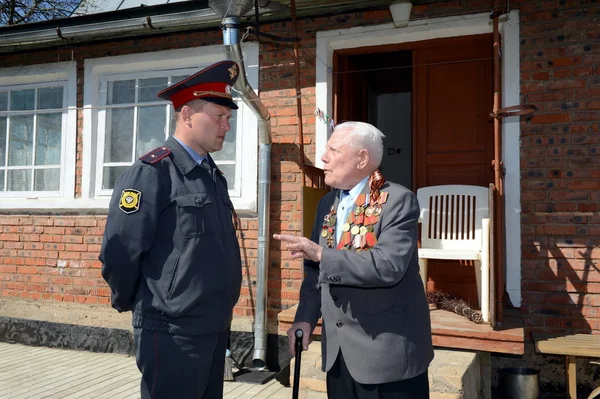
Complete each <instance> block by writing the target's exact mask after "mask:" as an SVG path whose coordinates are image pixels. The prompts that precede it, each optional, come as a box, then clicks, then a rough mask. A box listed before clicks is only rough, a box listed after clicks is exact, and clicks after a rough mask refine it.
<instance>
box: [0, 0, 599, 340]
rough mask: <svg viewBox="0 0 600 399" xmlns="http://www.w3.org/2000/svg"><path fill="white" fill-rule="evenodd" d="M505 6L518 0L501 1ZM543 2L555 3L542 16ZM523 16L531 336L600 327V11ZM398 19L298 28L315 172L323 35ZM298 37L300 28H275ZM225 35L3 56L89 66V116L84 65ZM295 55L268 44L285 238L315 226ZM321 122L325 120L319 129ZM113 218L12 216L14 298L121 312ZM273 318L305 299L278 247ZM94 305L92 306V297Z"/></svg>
mask: <svg viewBox="0 0 600 399" xmlns="http://www.w3.org/2000/svg"><path fill="white" fill-rule="evenodd" d="M498 3H504V2H498ZM542 4H543V5H544V7H543V8H542ZM510 5H511V7H512V8H519V9H520V10H521V59H522V75H521V85H522V96H521V98H522V103H533V104H536V105H538V107H539V111H538V112H537V114H536V116H535V117H533V118H531V120H529V121H525V120H524V121H523V122H522V126H521V129H522V143H523V146H522V149H521V161H522V165H521V167H522V176H521V177H522V184H521V188H522V193H521V195H522V240H523V242H522V244H523V248H522V249H523V264H522V267H523V271H522V278H523V283H522V288H523V311H524V314H525V315H526V316H525V321H526V324H527V326H528V327H529V328H530V329H544V330H555V329H569V330H584V331H588V330H590V329H593V330H597V331H598V330H600V325H599V320H598V314H597V313H598V312H597V311H596V309H598V308H597V307H598V306H600V277H599V276H600V274H599V273H598V271H597V269H596V263H597V262H598V259H599V258H600V250H599V249H598V244H597V242H598V239H597V236H598V235H599V233H600V215H599V213H598V200H599V199H600V190H598V188H600V183H599V182H600V179H599V177H600V173H599V172H598V168H597V166H596V165H598V152H599V150H600V144H599V143H600V134H599V133H600V77H599V76H600V74H599V72H600V70H599V68H600V67H598V64H600V44H598V43H597V42H598V39H599V38H600V29H599V28H597V26H598V24H597V21H598V18H599V17H600V5H598V4H597V3H595V2H589V1H572V0H553V1H544V2H542V1H515V0H513V1H511V2H510ZM489 9H490V1H489V0H485V1H484V0H463V1H458V0H456V1H451V2H448V3H434V4H431V5H428V6H421V7H414V8H413V19H423V18H433V17H438V16H444V15H457V14H464V13H472V12H488V11H489ZM387 22H390V16H389V11H387V10H381V11H368V12H363V13H351V14H345V15H337V16H322V17H319V18H306V19H301V20H299V21H298V32H299V35H300V36H301V38H302V41H301V43H300V47H301V51H300V57H301V60H300V69H301V74H300V76H301V81H300V83H301V87H302V106H303V122H304V124H305V125H304V145H305V153H306V156H307V163H313V162H314V161H315V147H314V126H315V125H314V124H315V117H314V116H313V115H314V114H313V112H314V104H315V98H314V96H315V91H314V86H315V65H316V63H317V62H321V61H320V60H318V59H317V58H316V54H315V46H316V41H315V37H316V32H317V31H320V30H326V29H342V28H348V27H352V26H356V25H369V24H381V23H387ZM261 29H262V30H263V31H266V32H269V33H272V34H277V35H281V36H290V35H291V34H290V33H289V32H290V30H291V23H289V22H277V23H271V24H267V25H265V26H263V27H262V28H261ZM221 42H222V39H221V32H220V31H218V30H215V31H210V32H193V33H187V34H170V35H166V36H156V37H148V38H142V39H136V40H122V41H119V42H114V43H105V44H96V45H93V46H79V47H73V48H62V49H54V50H50V51H36V52H33V53H20V54H16V55H11V56H6V55H0V64H2V65H3V66H11V65H26V64H37V63H43V62H48V63H50V62H55V61H56V60H57V58H58V59H61V60H65V59H71V57H73V58H74V59H75V60H76V61H77V63H78V84H79V87H78V89H79V90H78V96H79V99H78V102H77V104H78V106H79V107H81V106H82V105H83V100H82V93H83V60H84V59H85V58H88V57H103V56H111V55H121V54H129V53H131V52H133V51H134V50H132V49H135V51H158V50H162V49H170V48H185V47H188V46H200V45H209V44H219V43H221ZM293 62H294V60H293V51H292V47H291V45H290V44H282V43H272V42H268V41H264V42H263V43H262V44H261V46H260V83H259V89H260V97H261V99H262V100H263V101H264V103H265V105H266V106H267V107H268V108H269V110H270V112H271V115H272V127H273V146H272V176H271V178H272V179H271V181H272V199H271V215H270V216H271V218H270V220H271V231H270V234H272V233H276V232H283V233H292V234H298V233H299V232H300V229H301V210H300V199H301V198H300V187H301V184H302V183H301V176H300V170H299V166H298V164H299V156H300V152H299V146H298V144H297V129H296V107H295V104H296V99H295V80H294V63H293ZM82 123H85V121H83V120H82V119H81V115H80V120H79V124H78V134H79V135H78V146H77V151H78V155H77V188H76V191H77V192H76V194H77V195H78V196H79V195H80V191H81V188H80V183H81V173H82V172H81V170H82V169H81V153H82V141H81V132H82V128H81V126H82ZM316 123H320V122H318V121H317V122H316ZM104 223H105V218H104V217H103V216H97V215H79V216H67V215H56V214H53V215H43V216H37V215H16V216H15V215H11V216H7V217H1V218H0V226H1V228H2V231H1V234H2V235H1V236H0V237H1V238H0V256H1V259H2V260H1V261H0V295H2V296H20V297H26V298H40V297H41V298H48V299H54V300H59V301H79V302H85V301H89V302H94V303H107V302H108V291H107V290H106V287H105V285H104V283H103V281H102V280H101V278H100V274H99V264H98V261H97V251H98V248H99V247H98V246H99V244H100V238H101V230H102V227H103V226H104ZM257 227H258V222H257V219H256V218H255V217H244V218H243V219H242V228H243V234H242V236H241V239H240V243H241V246H242V258H243V262H244V287H243V288H242V297H241V298H240V302H239V303H238V306H237V307H236V309H235V312H236V314H237V315H251V314H252V313H253V309H254V298H255V295H254V292H253V289H254V288H253V287H254V284H253V280H254V276H255V275H256V267H257V260H256V255H257V249H256V238H257ZM268 266H269V272H268V274H269V285H268V289H269V299H268V317H269V320H270V321H271V322H274V321H275V320H276V314H277V313H278V312H279V311H280V310H281V309H285V308H287V307H289V306H292V305H294V304H295V303H297V300H298V289H299V285H300V280H301V274H302V272H301V263H300V262H299V261H297V260H296V261H294V260H291V259H290V258H289V255H288V254H287V253H282V252H281V251H280V249H279V245H278V243H276V242H273V241H271V243H270V253H269V265H268ZM88 298H89V299H88Z"/></svg>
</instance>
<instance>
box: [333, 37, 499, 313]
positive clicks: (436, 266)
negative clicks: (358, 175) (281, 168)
mask: <svg viewBox="0 0 600 399" xmlns="http://www.w3.org/2000/svg"><path fill="white" fill-rule="evenodd" d="M492 49H493V46H492V35H491V34H484V35H474V36H463V37H456V38H448V39H434V40H428V41H423V42H415V43H402V44H398V45H383V46H371V47H363V48H352V49H344V50H337V51H335V52H334V57H333V59H334V73H336V75H335V79H334V80H333V83H334V88H333V89H334V104H333V106H334V108H333V109H334V117H335V119H336V121H338V122H341V121H344V120H358V121H365V122H369V123H372V124H373V125H375V126H377V127H378V128H379V129H380V130H382V131H383V133H384V134H386V136H387V138H386V140H385V142H384V159H383V162H382V172H383V174H384V176H385V178H386V179H387V180H390V181H393V182H396V183H399V184H402V185H404V186H406V187H407V188H410V189H412V190H413V191H416V190H417V189H419V188H420V187H426V186H434V185H442V184H467V185H476V186H484V187H487V186H488V184H489V183H491V182H493V181H494V175H493V169H492V167H491V161H492V159H493V157H494V143H493V121H492V119H491V117H490V112H491V110H492V101H493V69H492V60H493V57H492V55H493V54H492ZM428 274H429V281H428V283H427V289H428V290H429V291H432V290H442V291H445V292H448V293H450V294H452V295H454V296H457V297H459V298H463V299H465V300H467V301H469V302H470V303H471V304H477V303H478V299H477V286H476V282H475V273H474V270H473V265H472V264H470V263H464V262H463V263H462V264H461V263H460V262H457V261H432V262H430V264H429V273H428Z"/></svg>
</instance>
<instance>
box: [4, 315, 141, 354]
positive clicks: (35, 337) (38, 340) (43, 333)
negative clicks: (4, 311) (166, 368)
mask: <svg viewBox="0 0 600 399" xmlns="http://www.w3.org/2000/svg"><path fill="white" fill-rule="evenodd" d="M0 341H2V342H9V343H15V342H16V343H20V344H25V345H32V346H47V347H50V348H61V349H77V350H87V351H91V352H107V353H122V354H126V355H132V356H133V355H135V346H134V344H133V335H132V333H131V332H130V331H128V330H121V329H117V328H103V327H96V326H80V325H74V324H64V323H53V322H49V321H40V320H28V319H18V318H12V317H3V316H0Z"/></svg>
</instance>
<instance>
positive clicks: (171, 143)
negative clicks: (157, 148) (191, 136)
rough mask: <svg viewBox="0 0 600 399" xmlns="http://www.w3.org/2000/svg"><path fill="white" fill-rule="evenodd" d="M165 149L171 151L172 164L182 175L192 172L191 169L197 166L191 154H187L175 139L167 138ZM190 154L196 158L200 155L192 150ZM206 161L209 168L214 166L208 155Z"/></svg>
mask: <svg viewBox="0 0 600 399" xmlns="http://www.w3.org/2000/svg"><path fill="white" fill-rule="evenodd" d="M165 147H167V148H168V149H169V150H171V152H172V153H173V163H174V164H175V166H177V168H178V169H179V170H180V171H181V173H183V174H184V175H187V174H188V173H190V172H191V171H192V169H194V168H195V167H197V166H199V164H198V162H197V161H196V160H195V159H194V157H193V156H192V154H191V153H190V152H188V150H187V149H186V148H185V147H184V145H183V144H182V143H180V142H179V140H177V139H176V138H175V137H173V136H169V138H168V139H167V141H166V142H165ZM192 152H193V153H194V154H196V156H198V157H200V155H198V154H197V153H196V152H195V151H193V150H192ZM206 159H207V160H208V163H209V164H210V165H211V166H214V162H212V160H211V159H210V155H208V154H207V156H206ZM200 161H201V160H200Z"/></svg>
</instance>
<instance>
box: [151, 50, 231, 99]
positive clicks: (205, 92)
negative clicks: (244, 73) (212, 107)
mask: <svg viewBox="0 0 600 399" xmlns="http://www.w3.org/2000/svg"><path fill="white" fill-rule="evenodd" d="M238 75H239V67H238V65H237V63H235V62H233V61H221V62H217V63H216V64H213V65H211V66H209V67H206V68H204V69H203V70H201V71H200V72H197V73H195V74H193V75H191V76H190V77H188V78H187V79H184V80H182V81H180V82H178V83H175V84H174V85H172V86H169V87H167V88H166V89H164V90H163V91H161V92H160V93H158V97H159V98H162V99H163V100H168V101H171V102H172V103H173V107H174V108H175V109H176V110H179V108H181V107H182V106H183V105H185V104H186V103H187V102H189V101H192V100H196V99H202V100H204V101H208V102H211V103H214V104H218V105H223V106H225V107H229V108H231V109H238V106H237V105H236V104H235V102H233V99H232V96H231V87H232V86H233V85H234V84H235V82H236V81H237V78H238Z"/></svg>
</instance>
